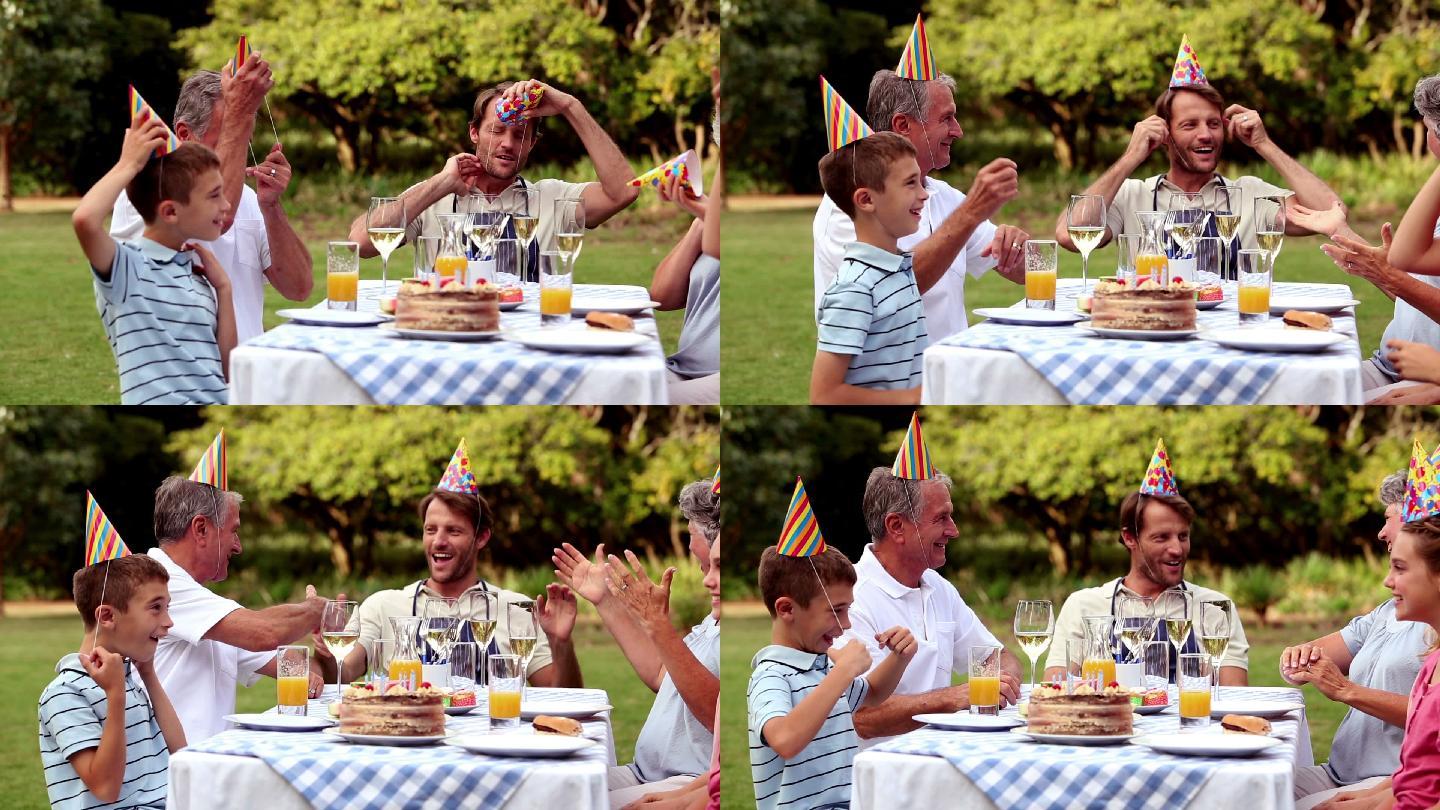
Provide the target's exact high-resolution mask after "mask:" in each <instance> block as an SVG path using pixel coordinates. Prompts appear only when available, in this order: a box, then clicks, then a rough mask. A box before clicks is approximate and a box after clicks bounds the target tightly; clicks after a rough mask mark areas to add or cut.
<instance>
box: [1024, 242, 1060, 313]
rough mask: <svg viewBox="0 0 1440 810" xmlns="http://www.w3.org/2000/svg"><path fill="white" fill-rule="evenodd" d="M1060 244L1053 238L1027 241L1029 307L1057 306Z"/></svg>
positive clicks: (1026, 275)
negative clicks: (1057, 272) (1056, 283)
mask: <svg viewBox="0 0 1440 810" xmlns="http://www.w3.org/2000/svg"><path fill="white" fill-rule="evenodd" d="M1059 250H1060V245H1059V244H1058V243H1057V242H1055V241H1053V240H1046V239H1031V240H1029V241H1027V242H1026V243H1025V306H1026V308H1027V309H1054V308H1055V277H1056V268H1057V267H1058V265H1059V261H1060V254H1059Z"/></svg>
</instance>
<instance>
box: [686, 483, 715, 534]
mask: <svg viewBox="0 0 1440 810" xmlns="http://www.w3.org/2000/svg"><path fill="white" fill-rule="evenodd" d="M714 484H715V482H714V480H713V479H709V478H707V479H705V480H703V481H695V482H693V483H689V484H686V485H685V488H684V489H682V490H680V514H682V515H684V516H685V519H686V520H693V521H695V522H696V523H698V524H700V533H701V534H703V535H704V536H705V545H707V546H713V545H715V538H717V537H719V536H720V496H719V495H718V494H716V493H715V491H714Z"/></svg>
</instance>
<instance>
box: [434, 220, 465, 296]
mask: <svg viewBox="0 0 1440 810" xmlns="http://www.w3.org/2000/svg"><path fill="white" fill-rule="evenodd" d="M436 218H437V219H439V220H440V249H439V250H438V251H436V253H437V254H438V255H437V256H436V258H435V272H436V273H438V274H439V275H440V278H441V281H442V282H443V281H444V279H447V278H451V279H456V280H457V281H458V280H463V279H464V273H465V271H466V269H467V268H469V266H470V262H469V260H468V259H466V258H465V246H466V244H468V243H469V241H470V215H469V214H440V215H438V216H437V217H436Z"/></svg>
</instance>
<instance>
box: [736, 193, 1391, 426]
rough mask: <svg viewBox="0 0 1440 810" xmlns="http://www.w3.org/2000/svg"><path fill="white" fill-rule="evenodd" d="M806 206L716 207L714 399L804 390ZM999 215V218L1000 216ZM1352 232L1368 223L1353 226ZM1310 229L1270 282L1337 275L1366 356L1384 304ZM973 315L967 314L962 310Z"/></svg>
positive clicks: (1099, 272) (1013, 289)
mask: <svg viewBox="0 0 1440 810" xmlns="http://www.w3.org/2000/svg"><path fill="white" fill-rule="evenodd" d="M814 215H815V211H814V209H813V208H802V209H798V210H764V211H760V210H747V211H736V210H731V211H727V212H726V213H725V222H724V229H723V236H722V238H723V241H724V245H725V266H726V267H727V268H728V270H727V278H728V283H727V284H726V285H725V292H724V293H723V295H724V306H723V311H724V313H725V314H724V316H723V317H724V334H725V338H724V340H723V341H722V343H721V363H722V367H723V368H724V370H725V388H724V394H723V400H722V401H723V402H724V403H725V404H727V405H730V404H736V405H738V404H776V405H788V404H798V403H805V402H808V401H809V398H810V366H811V363H812V362H813V361H814V359H815V317H814V305H815V294H814V265H813V254H812V250H811V237H810V226H811V223H812V221H813V220H814ZM999 221H1002V222H1005V221H1009V220H1007V219H1005V217H1004V216H1003V214H1002V216H1001V217H1000V218H999ZM1021 224H1022V226H1028V230H1029V231H1030V232H1031V233H1032V234H1036V235H1038V234H1041V233H1045V234H1047V235H1046V236H1045V237H1043V238H1051V237H1050V236H1049V235H1048V234H1049V231H1050V229H1051V228H1052V227H1053V221H1052V224H1046V223H1044V222H1040V221H1036V222H1022V223H1021ZM1359 230H1360V233H1362V234H1367V235H1368V234H1372V233H1375V232H1376V231H1377V229H1376V228H1371V227H1361V228H1359ZM1323 243H1324V242H1323V241H1322V240H1321V239H1319V238H1318V237H1306V238H1290V239H1287V240H1285V246H1284V248H1283V249H1282V251H1281V254H1280V260H1279V263H1278V265H1277V270H1276V280H1277V281H1282V282H1283V281H1313V282H1328V283H1346V284H1349V285H1350V289H1351V291H1352V292H1354V293H1355V297H1356V298H1358V299H1360V301H1361V302H1362V304H1361V306H1359V307H1357V308H1356V313H1357V317H1358V319H1359V324H1358V326H1359V330H1360V345H1361V349H1362V351H1363V352H1364V353H1365V354H1366V355H1367V356H1368V355H1369V354H1370V352H1371V351H1373V350H1374V349H1375V346H1376V344H1378V343H1379V340H1380V335H1381V333H1383V332H1384V331H1385V325H1386V324H1387V323H1389V322H1390V317H1391V315H1392V314H1393V311H1394V306H1393V304H1392V303H1391V302H1390V300H1389V299H1387V298H1386V297H1385V295H1384V294H1383V293H1381V292H1380V291H1379V290H1377V289H1376V288H1375V287H1374V286H1372V285H1370V284H1369V283H1367V282H1365V281H1361V280H1358V279H1354V278H1351V277H1349V276H1347V275H1345V273H1344V272H1343V271H1341V270H1340V269H1339V268H1337V267H1336V266H1335V265H1334V264H1333V263H1331V261H1330V260H1329V259H1328V258H1327V257H1326V256H1325V254H1323V253H1321V252H1320V249H1319V246H1320V245H1321V244H1323ZM1115 262H1116V249H1115V247H1114V246H1113V245H1109V246H1106V247H1105V248H1103V249H1101V250H1099V251H1096V252H1095V254H1094V255H1092V256H1091V257H1090V270H1091V272H1090V277H1091V278H1096V277H1098V276H1103V275H1113V274H1114V268H1115ZM1060 275H1061V277H1062V278H1079V277H1080V256H1079V254H1073V253H1069V252H1067V251H1063V250H1062V251H1061V252H1060ZM1023 296H1024V290H1023V288H1021V287H1020V286H1019V285H1016V284H1012V283H1010V282H1009V281H1006V280H1005V279H1004V278H1001V277H1000V276H999V275H998V274H995V273H987V274H986V275H985V276H984V277H983V278H981V279H978V280H976V279H969V280H968V281H967V282H966V284H965V307H966V309H967V311H973V310H974V309H976V308H977V307H995V306H1010V305H1011V304H1014V303H1015V302H1016V301H1018V300H1019V299H1020V298H1022V297H1023ZM967 317H969V319H970V320H971V321H972V322H973V321H975V320H976V318H975V316H974V315H967Z"/></svg>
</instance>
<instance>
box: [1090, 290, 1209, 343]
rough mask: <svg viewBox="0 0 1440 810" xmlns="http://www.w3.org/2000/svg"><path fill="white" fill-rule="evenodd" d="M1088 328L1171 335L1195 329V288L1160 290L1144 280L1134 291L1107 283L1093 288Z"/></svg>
mask: <svg viewBox="0 0 1440 810" xmlns="http://www.w3.org/2000/svg"><path fill="white" fill-rule="evenodd" d="M1090 324H1091V325H1092V326H1095V327H1097V328H1101V329H1138V330H1142V331H1162V332H1168V331H1175V330H1179V329H1194V328H1195V288H1194V287H1193V286H1191V285H1189V284H1185V283H1183V282H1182V283H1175V284H1171V285H1170V286H1169V287H1162V286H1160V285H1159V284H1157V283H1156V282H1154V281H1151V280H1146V281H1143V282H1141V283H1140V286H1138V287H1134V288H1132V287H1129V286H1127V285H1124V284H1120V283H1117V282H1111V281H1102V282H1100V283H1099V284H1096V285H1095V297H1094V300H1093V301H1092V303H1091V309H1090Z"/></svg>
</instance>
